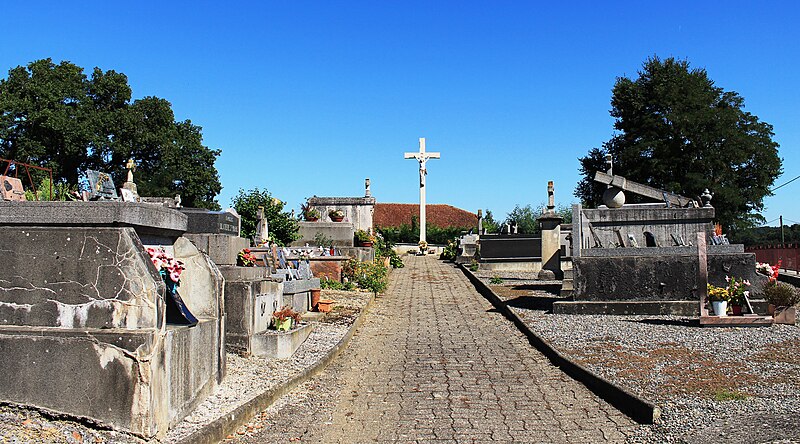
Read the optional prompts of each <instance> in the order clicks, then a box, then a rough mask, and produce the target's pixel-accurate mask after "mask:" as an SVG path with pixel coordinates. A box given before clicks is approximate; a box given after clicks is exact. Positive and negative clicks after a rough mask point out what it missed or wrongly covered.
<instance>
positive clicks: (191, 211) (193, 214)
mask: <svg viewBox="0 0 800 444" xmlns="http://www.w3.org/2000/svg"><path fill="white" fill-rule="evenodd" d="M181 212H182V213H184V214H186V216H187V217H188V226H187V230H186V232H187V233H198V234H227V235H229V236H238V235H239V218H238V217H236V216H235V215H233V214H231V213H229V212H227V211H208V210H202V209H197V208H182V209H181Z"/></svg>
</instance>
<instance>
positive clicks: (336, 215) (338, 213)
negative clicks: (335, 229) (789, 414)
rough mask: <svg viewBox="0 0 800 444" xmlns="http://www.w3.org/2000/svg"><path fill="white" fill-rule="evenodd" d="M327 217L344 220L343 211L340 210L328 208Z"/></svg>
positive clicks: (338, 220) (337, 220) (335, 220)
mask: <svg viewBox="0 0 800 444" xmlns="http://www.w3.org/2000/svg"><path fill="white" fill-rule="evenodd" d="M328 217H330V218H331V220H332V221H334V222H341V221H342V220H344V211H342V210H330V211H328Z"/></svg>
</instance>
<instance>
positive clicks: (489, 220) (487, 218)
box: [483, 210, 500, 233]
mask: <svg viewBox="0 0 800 444" xmlns="http://www.w3.org/2000/svg"><path fill="white" fill-rule="evenodd" d="M483 228H484V229H485V230H486V232H487V233H499V232H500V223H499V222H497V221H496V220H494V215H493V214H492V211H491V210H486V214H484V215H483Z"/></svg>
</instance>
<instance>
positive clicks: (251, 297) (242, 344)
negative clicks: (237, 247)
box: [225, 279, 283, 354]
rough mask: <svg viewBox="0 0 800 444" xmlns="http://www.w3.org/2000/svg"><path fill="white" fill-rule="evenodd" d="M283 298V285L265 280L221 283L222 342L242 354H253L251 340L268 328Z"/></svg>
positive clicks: (254, 352)
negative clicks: (223, 319) (223, 318)
mask: <svg viewBox="0 0 800 444" xmlns="http://www.w3.org/2000/svg"><path fill="white" fill-rule="evenodd" d="M282 296H283V282H275V281H271V280H268V279H260V280H228V281H226V282H225V308H226V310H227V317H226V324H225V330H226V340H227V341H228V344H229V345H230V346H232V347H234V348H236V349H239V350H242V351H244V352H246V353H253V354H257V353H256V351H255V349H254V343H253V337H254V336H255V335H256V334H258V333H262V332H264V331H266V330H267V328H269V325H270V322H271V321H272V313H274V312H275V311H276V310H278V309H279V308H280V307H279V304H280V303H281V300H282Z"/></svg>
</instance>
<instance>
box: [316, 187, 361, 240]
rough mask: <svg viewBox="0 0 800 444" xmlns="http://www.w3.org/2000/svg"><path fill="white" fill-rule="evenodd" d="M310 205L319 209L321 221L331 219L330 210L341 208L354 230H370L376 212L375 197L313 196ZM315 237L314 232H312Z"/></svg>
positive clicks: (345, 219) (346, 220)
mask: <svg viewBox="0 0 800 444" xmlns="http://www.w3.org/2000/svg"><path fill="white" fill-rule="evenodd" d="M308 203H309V205H311V206H312V207H313V208H316V209H317V210H319V213H320V221H323V222H327V221H330V218H329V217H328V212H329V211H331V210H341V211H343V212H344V221H345V222H350V223H351V224H352V225H353V229H354V230H364V231H369V230H370V229H371V228H372V216H373V214H374V213H375V198H374V197H316V196H314V197H312V198H310V199H308ZM311 237H312V239H313V237H314V234H313V233H312V234H311Z"/></svg>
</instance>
